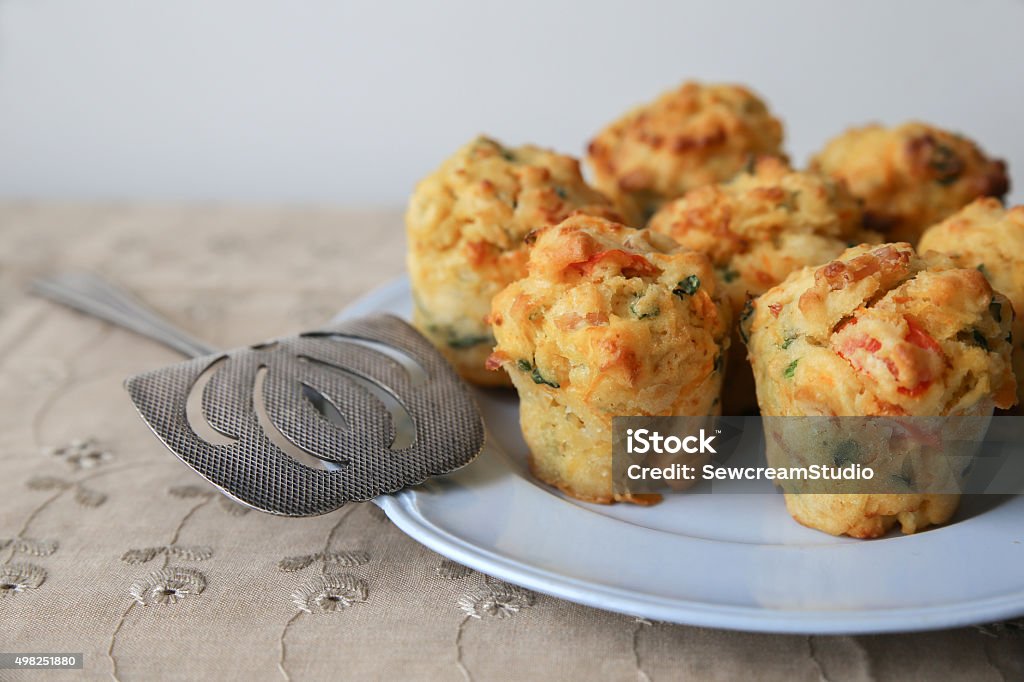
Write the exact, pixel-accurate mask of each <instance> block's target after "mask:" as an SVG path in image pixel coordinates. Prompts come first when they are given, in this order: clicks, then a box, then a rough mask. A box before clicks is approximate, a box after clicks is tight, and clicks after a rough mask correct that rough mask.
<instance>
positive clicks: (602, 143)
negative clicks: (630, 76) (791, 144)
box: [587, 81, 785, 216]
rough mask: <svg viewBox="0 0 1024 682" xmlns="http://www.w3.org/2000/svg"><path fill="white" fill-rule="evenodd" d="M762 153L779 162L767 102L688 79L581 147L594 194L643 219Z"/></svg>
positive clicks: (777, 133)
mask: <svg viewBox="0 0 1024 682" xmlns="http://www.w3.org/2000/svg"><path fill="white" fill-rule="evenodd" d="M767 155H775V156H782V157H784V156H785V155H784V154H783V152H782V124H781V123H780V122H779V120H778V119H777V118H775V117H774V116H772V114H771V112H769V111H768V108H767V107H766V106H765V103H764V102H763V101H762V100H761V99H760V98H759V97H758V96H757V95H755V94H754V93H753V92H751V91H750V90H748V89H747V88H744V87H741V86H738V85H713V84H703V83H697V82H693V81H690V82H687V83H683V85H682V86H680V87H679V88H677V89H675V90H671V91H669V92H666V93H664V94H662V95H661V96H660V97H658V99H656V100H654V101H653V102H650V103H648V104H645V105H642V106H639V107H637V108H635V109H633V110H632V111H630V112H629V113H627V114H626V115H625V116H623V117H622V118H620V119H619V120H617V121H615V122H614V123H612V124H611V125H609V126H608V127H606V128H605V129H604V130H602V131H601V132H600V133H598V135H597V136H596V137H595V138H594V139H593V140H592V141H591V143H590V145H589V147H588V149H587V161H588V163H589V164H590V167H591V169H592V170H593V173H594V182H595V184H596V185H597V187H598V189H600V190H602V191H603V192H604V193H605V194H607V195H609V196H611V197H613V198H615V199H616V200H618V201H619V202H620V203H621V204H623V205H627V206H632V207H635V209H636V210H638V211H639V212H640V213H641V214H642V215H646V216H650V215H651V214H652V213H653V212H654V211H656V210H657V209H658V207H659V206H660V205H661V204H662V203H664V202H665V201H667V200H669V199H674V198H676V197H679V196H682V195H683V194H684V193H685V192H686V191H687V190H690V189H693V188H695V187H700V186H701V185H707V184H711V183H715V182H721V181H723V180H728V179H729V178H731V177H732V176H733V175H735V174H736V173H738V172H739V171H740V170H742V169H743V167H744V166H745V165H746V163H747V162H748V159H749V158H750V157H751V156H767Z"/></svg>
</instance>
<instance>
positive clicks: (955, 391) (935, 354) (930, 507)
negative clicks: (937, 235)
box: [741, 243, 1016, 537]
mask: <svg viewBox="0 0 1024 682" xmlns="http://www.w3.org/2000/svg"><path fill="white" fill-rule="evenodd" d="M1004 310H1005V311H1008V310H1009V303H1008V301H1007V300H1006V299H1005V298H1004V297H1003V296H1002V295H1000V294H997V293H994V292H993V291H992V287H991V286H989V283H988V282H987V281H986V280H985V277H984V276H983V275H982V274H981V273H980V272H979V271H978V270H976V269H974V268H957V267H955V265H954V264H953V263H952V262H950V261H949V260H948V259H946V258H944V257H942V256H940V255H939V254H935V253H934V252H933V253H931V254H928V255H926V256H925V257H924V258H922V257H920V256H918V255H917V254H916V253H915V252H914V249H913V248H912V247H911V246H910V245H909V244H905V243H897V244H885V245H881V246H870V245H861V246H857V247H854V248H851V249H849V250H847V251H846V252H845V253H843V254H842V255H841V256H840V257H839V258H838V259H836V260H834V261H832V262H830V263H828V264H827V265H823V266H820V267H816V268H804V269H802V270H799V271H797V272H795V273H793V274H792V275H790V276H789V277H788V278H787V279H786V280H785V281H784V282H783V283H782V284H780V285H778V286H777V287H774V288H772V289H770V290H769V291H767V292H765V293H764V294H763V295H762V296H761V297H759V298H758V299H756V300H755V301H753V302H752V304H751V307H750V310H749V311H745V313H744V314H743V316H742V317H743V320H742V321H741V325H742V331H743V333H744V335H745V338H746V340H747V344H748V347H749V353H750V360H751V363H752V365H753V370H754V378H755V380H756V383H757V399H758V403H759V405H760V407H761V413H762V414H763V415H766V416H768V417H781V416H785V417H807V416H823V417H831V416H839V417H842V416H852V417H896V418H904V417H911V418H913V417H946V416H960V415H963V416H987V415H991V413H992V410H993V407H1008V406H1010V405H1011V404H1013V402H1014V400H1015V391H1016V386H1015V381H1014V376H1013V372H1012V370H1011V364H1010V344H1009V343H1008V341H1007V336H1008V335H1009V332H1010V324H1011V316H1010V315H1009V314H1003V312H1002V311H1004ZM910 421H913V420H910ZM780 441H781V442H780ZM767 444H768V449H769V457H770V458H771V457H772V456H773V455H774V456H775V457H776V458H782V459H785V458H786V456H787V455H793V454H797V455H800V453H794V452H793V451H788V452H787V449H790V450H792V449H793V442H792V441H791V440H790V441H787V440H786V439H774V438H773V437H771V435H769V437H768V438H767ZM819 447H820V445H819ZM773 449H775V450H781V452H775V453H773ZM804 454H806V453H804ZM822 455H823V456H830V455H829V454H828V453H826V452H822ZM893 482H894V483H895V480H894V481H893ZM888 489H890V488H886V490H888ZM958 499H959V498H958V496H957V495H955V494H927V493H913V492H909V493H906V494H899V493H892V494H790V493H787V495H786V505H787V507H788V508H789V511H790V513H791V514H792V515H793V517H794V518H795V519H796V520H797V521H799V522H800V523H803V524H805V525H807V526H810V527H812V528H818V529H821V530H824V531H826V532H829V533H833V534H836V535H840V534H846V535H851V536H854V537H877V536H879V535H882V534H884V533H885V532H887V531H888V530H889V529H890V528H892V527H893V526H895V525H896V524H897V523H899V524H900V526H901V528H902V530H903V532H905V533H912V532H914V531H916V530H918V529H921V528H923V527H925V526H928V525H933V524H940V523H944V522H945V521H947V520H949V518H950V517H951V516H952V514H953V512H954V511H955V509H956V506H957V503H958Z"/></svg>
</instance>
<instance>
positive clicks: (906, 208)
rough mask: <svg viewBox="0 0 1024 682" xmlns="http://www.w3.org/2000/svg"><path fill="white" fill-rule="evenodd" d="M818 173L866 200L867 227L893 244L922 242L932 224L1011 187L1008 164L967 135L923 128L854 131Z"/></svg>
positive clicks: (829, 151)
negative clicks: (989, 154)
mask: <svg viewBox="0 0 1024 682" xmlns="http://www.w3.org/2000/svg"><path fill="white" fill-rule="evenodd" d="M810 167H811V169H812V170H815V171H817V172H820V173H823V174H825V175H827V176H829V177H831V178H833V179H835V180H841V181H842V182H844V183H846V186H847V187H848V188H849V190H850V191H851V192H852V193H853V195H854V196H856V197H858V198H860V199H861V200H863V201H864V212H865V213H864V215H865V219H866V222H865V224H866V226H867V227H868V228H870V229H874V230H878V231H879V232H882V233H883V234H884V235H885V238H886V240H887V241H891V242H895V241H907V242H912V243H916V241H917V239H918V238H919V237H920V236H921V233H922V232H923V231H924V230H925V228H927V227H929V226H930V225H933V224H934V223H937V222H939V221H940V220H942V219H944V218H945V217H946V216H948V215H950V214H951V213H953V212H955V211H957V210H959V209H960V208H961V207H963V206H965V205H966V204H968V203H970V202H971V201H973V200H974V199H976V198H978V197H989V196H991V197H1000V198H1001V197H1002V196H1003V195H1005V194H1006V192H1007V191H1008V190H1009V187H1010V182H1009V179H1008V177H1007V174H1006V164H1005V163H1004V162H1002V161H999V160H997V159H990V158H989V157H987V156H986V155H985V153H984V152H983V151H982V150H981V149H980V148H979V147H978V145H977V144H975V143H974V142H972V141H971V140H969V139H967V138H966V137H963V136H961V135H958V134H956V133H952V132H949V131H946V130H942V129H941V128H936V127H935V126H931V125H928V124H927V123H919V122H910V123H904V124H903V125H899V126H896V127H893V128H886V127H883V126H881V125H868V126H864V127H861V128H852V129H850V130H847V131H846V132H845V133H843V134H842V135H839V136H838V137H836V138H834V139H832V140H831V141H829V142H828V144H826V145H825V148H824V149H822V150H821V151H820V152H819V153H818V154H817V155H815V156H814V157H813V158H812V159H811V165H810Z"/></svg>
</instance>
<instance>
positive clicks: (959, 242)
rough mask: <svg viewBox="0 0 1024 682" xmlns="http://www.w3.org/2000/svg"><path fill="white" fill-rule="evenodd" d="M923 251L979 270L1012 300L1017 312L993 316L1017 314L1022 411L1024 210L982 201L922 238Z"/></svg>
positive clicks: (1015, 367) (1016, 358)
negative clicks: (944, 255)
mask: <svg viewBox="0 0 1024 682" xmlns="http://www.w3.org/2000/svg"><path fill="white" fill-rule="evenodd" d="M919 250H920V251H921V252H922V253H923V252H925V251H928V250H935V251H941V252H942V253H945V254H947V255H948V256H950V258H952V259H953V261H954V262H955V263H956V264H957V265H959V266H960V267H965V268H977V269H978V270H979V271H981V273H982V274H983V275H985V276H986V277H987V278H988V281H989V283H990V284H991V285H992V288H993V289H995V290H996V291H998V292H1000V293H1001V294H1003V295H1005V296H1006V297H1007V298H1009V299H1010V303H1011V304H1013V311H1011V310H1009V309H1002V308H994V309H993V311H992V312H993V314H994V315H998V316H1000V317H1002V316H1009V315H1012V314H1013V313H1014V312H1016V315H1015V316H1014V322H1013V325H1012V327H1011V329H1012V330H1013V339H1012V344H1013V370H1014V374H1015V375H1016V376H1017V405H1018V407H1019V406H1021V405H1024V206H1015V207H1014V208H1011V209H1009V210H1007V209H1005V208H1003V205H1002V204H1001V203H1000V202H999V201H998V200H996V199H991V198H985V199H977V200H975V201H974V202H973V203H971V204H968V205H967V206H966V207H964V208H963V209H962V210H960V211H959V212H957V213H954V214H953V215H951V216H950V217H949V218H947V219H946V220H944V221H943V222H941V223H939V224H938V225H935V226H933V227H930V228H929V229H928V230H927V231H926V232H925V233H924V235H923V236H922V237H921V244H920V246H919Z"/></svg>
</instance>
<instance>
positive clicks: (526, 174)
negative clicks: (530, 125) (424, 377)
mask: <svg viewBox="0 0 1024 682" xmlns="http://www.w3.org/2000/svg"><path fill="white" fill-rule="evenodd" d="M575 211H585V212H594V213H598V214H601V215H609V216H615V215H617V214H616V213H614V212H613V211H612V209H611V202H610V201H609V200H608V199H607V198H605V197H604V196H603V195H602V194H600V193H599V192H597V191H596V190H594V189H592V188H591V187H589V186H588V185H587V184H586V183H585V182H584V181H583V177H582V176H581V174H580V168H579V162H578V161H577V160H576V159H573V158H572V157H570V156H565V155H563V154H557V153H555V152H552V151H548V150H546V149H540V148H538V147H533V146H524V147H516V148H510V147H505V146H503V145H502V144H501V143H499V142H497V141H495V140H492V139H490V138H487V137H478V138H476V139H475V140H473V141H472V142H470V143H469V144H467V145H466V146H464V147H463V148H462V149H460V150H459V151H457V152H456V153H455V155H454V156H452V157H451V158H449V159H448V160H446V161H445V162H444V163H443V164H442V165H441V167H440V168H439V169H438V170H437V171H435V172H434V173H432V174H431V175H429V176H427V177H426V178H424V179H423V180H422V181H421V182H420V183H419V184H418V185H417V186H416V189H415V191H414V192H413V195H412V198H411V199H410V200H409V207H408V210H407V211H406V214H405V225H406V234H407V238H408V249H409V251H408V257H407V263H408V268H409V278H410V280H411V283H412V291H413V299H414V301H415V310H414V312H413V322H414V324H415V325H416V327H417V328H418V329H419V330H420V331H421V332H423V334H424V335H425V336H426V337H427V338H428V339H430V340H431V341H432V342H433V343H434V345H436V346H437V347H438V349H440V351H441V352H442V353H443V354H444V356H445V357H446V358H447V359H448V361H449V362H451V363H452V364H453V365H454V366H455V368H456V369H457V370H458V371H459V373H460V374H461V375H462V376H463V377H464V378H465V379H467V380H469V381H471V382H473V383H476V384H480V385H508V377H507V376H505V374H504V373H503V372H488V371H487V370H485V369H484V363H485V362H486V360H487V356H488V355H489V354H490V352H491V347H492V346H493V345H494V337H493V335H492V334H491V330H490V326H489V325H488V324H487V322H486V321H485V318H486V317H487V314H488V312H489V311H490V307H491V298H492V297H493V296H494V294H496V293H498V292H499V291H501V290H502V288H504V287H505V285H507V284H508V283H509V282H512V281H515V280H516V279H518V278H519V277H521V276H522V275H524V274H525V272H526V269H525V266H526V248H525V246H524V244H523V237H525V236H526V235H527V234H528V233H529V232H530V231H531V230H534V229H536V228H539V227H543V226H545V225H553V224H555V223H558V222H559V221H561V220H563V219H564V218H566V217H567V216H569V215H571V214H572V213H574V212H575Z"/></svg>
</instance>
